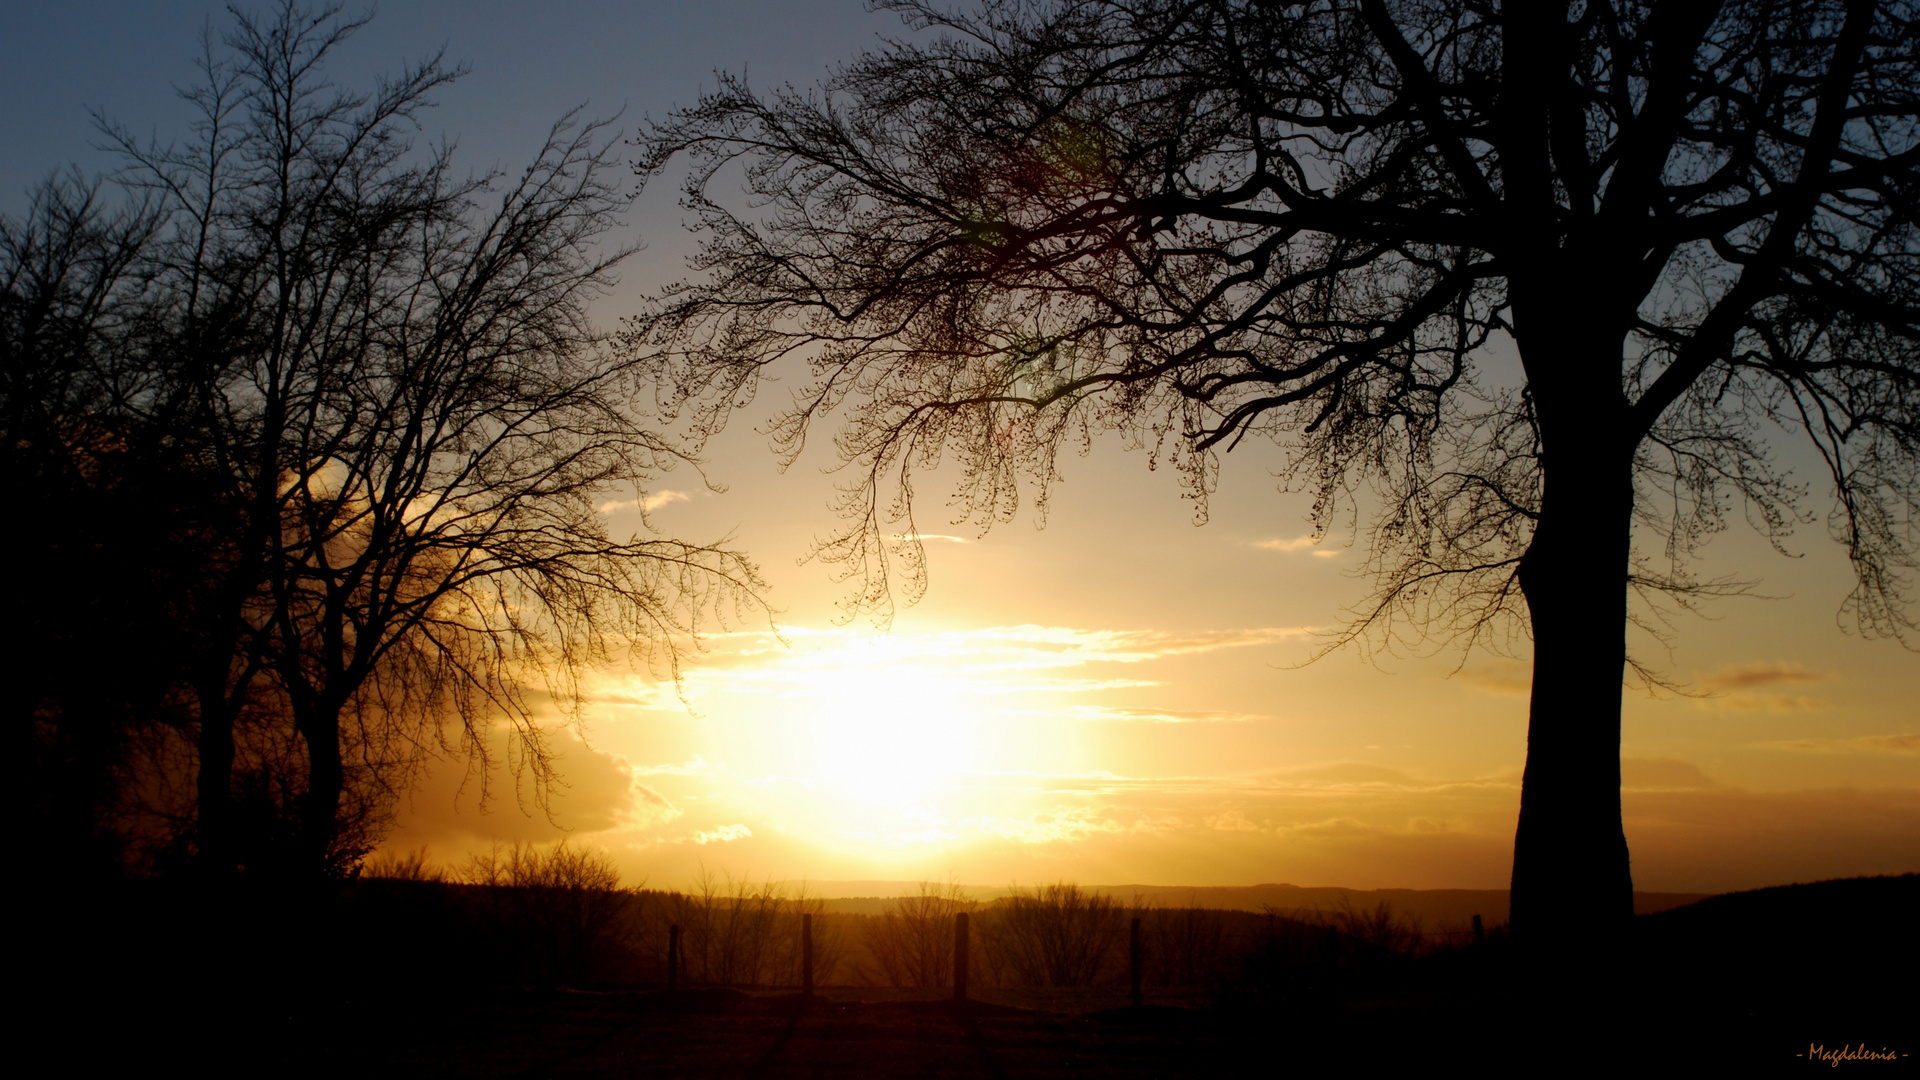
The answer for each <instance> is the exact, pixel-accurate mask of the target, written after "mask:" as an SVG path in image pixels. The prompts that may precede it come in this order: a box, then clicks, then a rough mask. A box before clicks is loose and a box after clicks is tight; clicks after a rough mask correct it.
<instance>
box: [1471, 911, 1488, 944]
mask: <svg viewBox="0 0 1920 1080" xmlns="http://www.w3.org/2000/svg"><path fill="white" fill-rule="evenodd" d="M1473 943H1474V944H1475V945H1485V944H1486V943H1487V928H1486V927H1485V926H1483V925H1481V923H1480V916H1478V915H1475V916H1474V917H1473Z"/></svg>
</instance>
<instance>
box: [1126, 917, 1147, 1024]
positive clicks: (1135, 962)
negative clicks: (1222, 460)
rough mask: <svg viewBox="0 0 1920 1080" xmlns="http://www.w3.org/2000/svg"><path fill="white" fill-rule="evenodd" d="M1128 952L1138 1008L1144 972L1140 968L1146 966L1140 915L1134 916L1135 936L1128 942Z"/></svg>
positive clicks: (1137, 1006) (1135, 1003) (1134, 1005)
mask: <svg viewBox="0 0 1920 1080" xmlns="http://www.w3.org/2000/svg"><path fill="white" fill-rule="evenodd" d="M1127 953H1128V960H1129V967H1130V968H1131V969H1132V973H1133V1007H1134V1008H1136V1009H1137V1008H1139V1007H1140V977H1141V974H1142V972H1141V970H1140V969H1141V968H1142V967H1144V966H1145V964H1144V963H1143V962H1142V959H1143V958H1142V954H1141V951H1140V917H1139V916H1138V915H1136V916H1134V919H1133V937H1132V940H1130V941H1129V942H1128V943H1127Z"/></svg>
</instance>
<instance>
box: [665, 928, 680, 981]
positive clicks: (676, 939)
mask: <svg viewBox="0 0 1920 1080" xmlns="http://www.w3.org/2000/svg"><path fill="white" fill-rule="evenodd" d="M679 984H680V924H679V923H675V924H673V925H672V926H669V927H667V992H668V993H672V992H673V990H674V988H675V987H676V986H678V985H679Z"/></svg>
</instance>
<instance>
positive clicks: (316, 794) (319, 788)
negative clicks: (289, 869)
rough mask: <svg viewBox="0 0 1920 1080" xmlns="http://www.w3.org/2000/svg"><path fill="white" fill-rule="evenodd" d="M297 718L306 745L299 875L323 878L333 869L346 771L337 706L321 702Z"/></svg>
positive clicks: (301, 711)
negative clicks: (305, 779)
mask: <svg viewBox="0 0 1920 1080" xmlns="http://www.w3.org/2000/svg"><path fill="white" fill-rule="evenodd" d="M300 713H301V715H298V716H296V718H295V719H296V722H297V723H298V725H299V728H300V737H301V739H302V740H303V741H304V742H305V743H306V744H307V793H306V801H305V802H304V803H303V804H302V806H301V814H300V851H299V856H300V859H301V863H302V866H303V871H302V872H310V873H313V874H316V875H324V874H326V873H328V872H329V871H330V870H332V869H333V867H332V857H333V846H334V838H335V836H336V835H337V834H338V832H339V827H340V796H341V793H342V792H343V791H345V790H346V769H345V767H344V766H343V765H342V762H341V758H340V707H339V706H337V705H333V704H331V703H326V702H323V703H320V704H318V705H315V706H312V707H310V708H308V709H304V710H300Z"/></svg>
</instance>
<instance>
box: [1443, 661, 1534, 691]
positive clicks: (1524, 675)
mask: <svg viewBox="0 0 1920 1080" xmlns="http://www.w3.org/2000/svg"><path fill="white" fill-rule="evenodd" d="M1460 681H1461V682H1464V683H1466V684H1467V685H1468V686H1471V687H1473V688H1474V689H1476V690H1479V691H1482V692H1483V693H1488V694H1498V695H1500V696H1501V697H1526V696H1528V695H1529V694H1531V693H1533V667H1532V665H1530V664H1524V663H1521V662H1520V661H1518V660H1498V661H1494V662H1492V663H1486V664H1481V665H1480V666H1478V667H1475V668H1470V669H1468V670H1466V671H1462V672H1461V673H1460Z"/></svg>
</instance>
